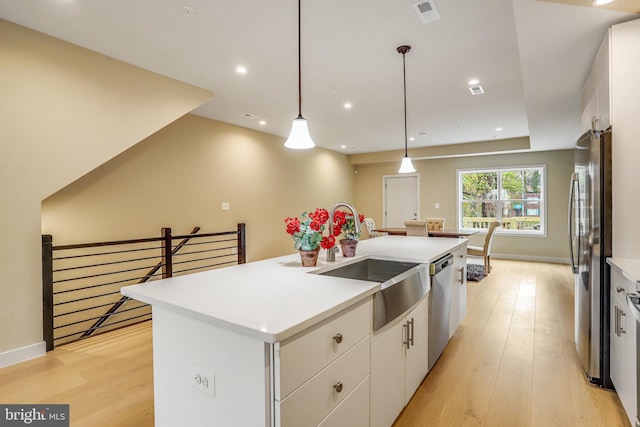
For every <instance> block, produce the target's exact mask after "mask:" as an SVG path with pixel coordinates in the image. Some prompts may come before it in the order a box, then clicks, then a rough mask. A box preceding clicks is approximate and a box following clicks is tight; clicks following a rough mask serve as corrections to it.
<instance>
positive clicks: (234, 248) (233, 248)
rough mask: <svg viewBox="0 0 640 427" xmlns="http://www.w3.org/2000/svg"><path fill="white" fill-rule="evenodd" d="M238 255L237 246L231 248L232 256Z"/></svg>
mask: <svg viewBox="0 0 640 427" xmlns="http://www.w3.org/2000/svg"><path fill="white" fill-rule="evenodd" d="M237 253H238V248H236V247H235V246H234V247H232V248H231V255H236V254H237Z"/></svg>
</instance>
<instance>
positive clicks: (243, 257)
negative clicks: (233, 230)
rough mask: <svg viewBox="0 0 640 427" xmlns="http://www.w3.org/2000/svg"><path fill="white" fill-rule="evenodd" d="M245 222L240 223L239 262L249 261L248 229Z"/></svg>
mask: <svg viewBox="0 0 640 427" xmlns="http://www.w3.org/2000/svg"><path fill="white" fill-rule="evenodd" d="M246 228H247V227H246V225H245V224H244V223H242V222H241V223H240V224H238V264H244V263H246V262H247V230H246Z"/></svg>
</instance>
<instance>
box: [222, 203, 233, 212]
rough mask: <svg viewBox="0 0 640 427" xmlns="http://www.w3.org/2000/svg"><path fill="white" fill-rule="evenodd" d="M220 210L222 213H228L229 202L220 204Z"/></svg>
mask: <svg viewBox="0 0 640 427" xmlns="http://www.w3.org/2000/svg"><path fill="white" fill-rule="evenodd" d="M220 209H222V210H223V211H228V210H229V209H231V207H230V206H229V202H222V203H221V204H220Z"/></svg>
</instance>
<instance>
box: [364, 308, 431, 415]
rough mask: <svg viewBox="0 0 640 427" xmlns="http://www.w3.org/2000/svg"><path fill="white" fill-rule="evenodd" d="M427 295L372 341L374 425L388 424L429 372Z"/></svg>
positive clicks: (376, 334) (372, 406) (379, 332)
mask: <svg viewBox="0 0 640 427" xmlns="http://www.w3.org/2000/svg"><path fill="white" fill-rule="evenodd" d="M427 301H428V298H423V299H422V301H421V302H420V303H419V304H418V305H417V306H416V307H415V308H414V309H413V310H412V311H411V312H410V313H409V314H407V315H406V316H405V317H402V318H399V319H398V320H397V321H394V322H392V323H390V324H389V325H387V326H385V327H384V328H383V329H381V330H380V331H378V332H377V333H375V334H374V336H373V338H372V340H373V341H372V344H371V424H370V425H371V426H372V427H389V426H391V425H392V424H393V422H394V421H395V419H396V418H397V416H398V414H400V412H401V411H402V408H404V406H405V405H406V404H407V402H408V401H409V399H411V397H412V396H413V393H415V391H416V389H417V388H418V386H419V385H420V383H421V382H422V380H423V379H424V377H425V376H426V375H427V371H428V355H429V351H428V350H429V348H428V343H429V320H428V319H429V317H428V316H429V310H428V308H429V307H428V303H427Z"/></svg>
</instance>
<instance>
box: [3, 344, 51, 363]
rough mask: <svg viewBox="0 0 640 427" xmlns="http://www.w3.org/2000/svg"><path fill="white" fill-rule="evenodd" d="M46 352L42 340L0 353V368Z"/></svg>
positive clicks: (45, 345)
mask: <svg viewBox="0 0 640 427" xmlns="http://www.w3.org/2000/svg"><path fill="white" fill-rule="evenodd" d="M45 354H47V344H46V343H45V342H44V341H42V342H38V343H35V344H31V345H27V346H24V347H20V348H16V349H13V350H9V351H5V352H4V353H0V368H4V367H5V366H9V365H14V364H16V363H20V362H24V361H26V360H29V359H33V358H36V357H40V356H44V355H45Z"/></svg>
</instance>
